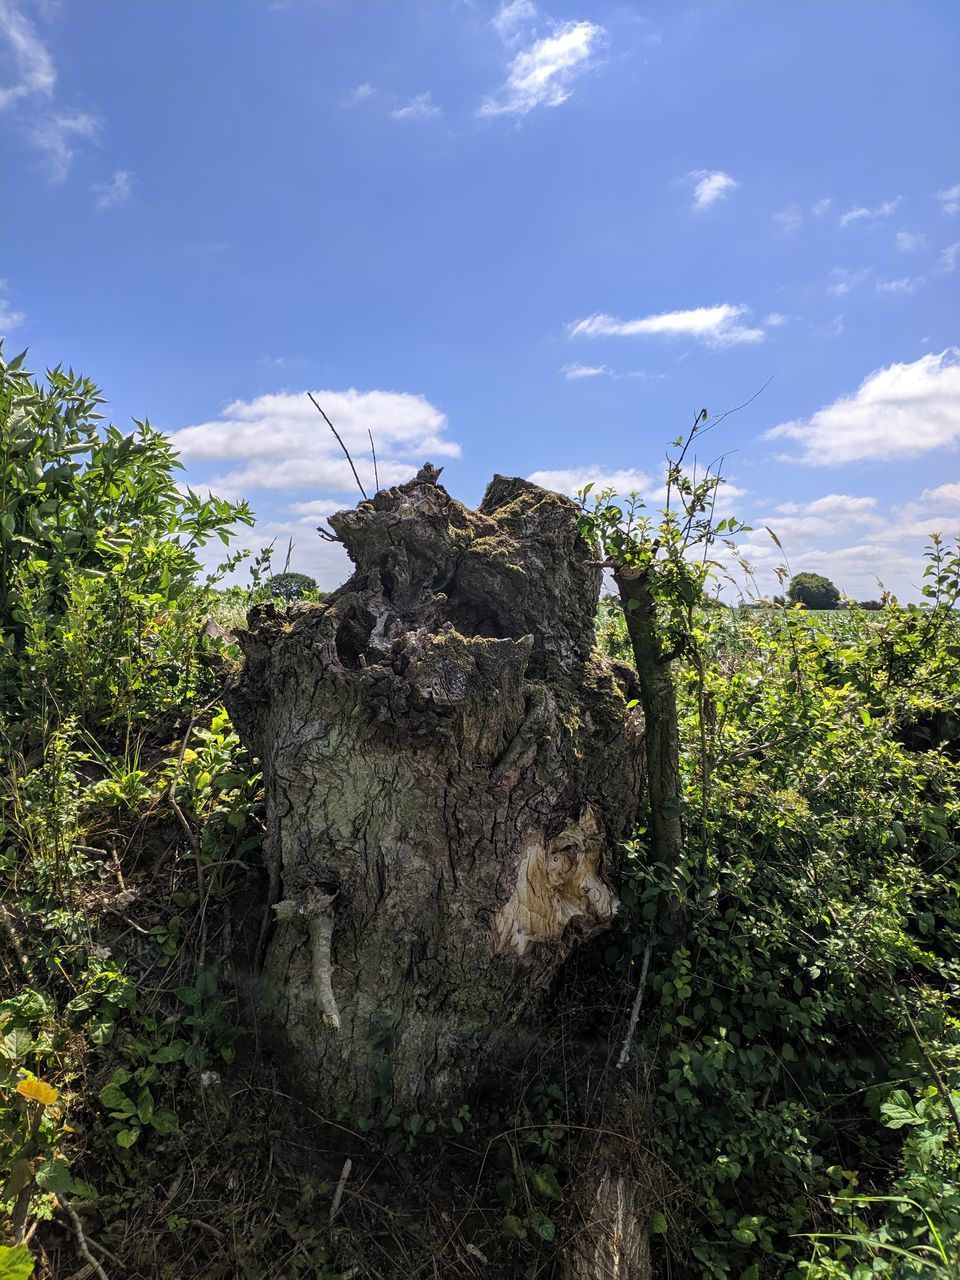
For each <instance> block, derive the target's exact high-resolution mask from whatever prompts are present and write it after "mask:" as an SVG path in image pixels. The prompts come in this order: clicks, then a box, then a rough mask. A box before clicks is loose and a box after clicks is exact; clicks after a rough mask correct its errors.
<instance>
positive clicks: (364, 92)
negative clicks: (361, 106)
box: [346, 82, 376, 107]
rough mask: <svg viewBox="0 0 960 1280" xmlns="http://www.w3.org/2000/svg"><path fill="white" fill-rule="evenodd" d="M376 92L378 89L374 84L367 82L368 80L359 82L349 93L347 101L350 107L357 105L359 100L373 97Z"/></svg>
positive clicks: (363, 100)
mask: <svg viewBox="0 0 960 1280" xmlns="http://www.w3.org/2000/svg"><path fill="white" fill-rule="evenodd" d="M375 93H376V89H374V87H373V85H372V84H367V83H366V82H364V83H363V84H358V85H357V86H356V87H355V88H353V89H351V90H350V92H349V93H348V94H347V97H346V103H347V105H348V106H350V107H355V106H356V105H357V103H358V102H366V100H367V99H368V98H372V97H373V95H374V94H375Z"/></svg>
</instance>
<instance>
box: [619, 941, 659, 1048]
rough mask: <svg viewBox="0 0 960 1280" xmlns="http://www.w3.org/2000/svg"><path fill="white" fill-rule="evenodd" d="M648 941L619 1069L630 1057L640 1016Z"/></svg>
mask: <svg viewBox="0 0 960 1280" xmlns="http://www.w3.org/2000/svg"><path fill="white" fill-rule="evenodd" d="M651 949H652V948H651V946H650V943H649V942H648V943H647V945H646V946H645V947H644V949H643V963H642V964H641V966H640V981H639V982H638V983H637V994H636V996H635V997H634V1001H633V1008H632V1009H631V1010H630V1022H629V1023H628V1024H627V1034H626V1036H625V1037H624V1040H623V1048H622V1049H621V1050H620V1057H619V1058H618V1059H617V1070H618V1071H621V1070H622V1069H623V1068H624V1067H625V1066H626V1065H627V1061H628V1060H629V1058H630V1042H631V1040H632V1039H633V1033H634V1032H635V1031H636V1029H637V1019H638V1018H639V1017H640V1006H641V1004H642V1003H643V989H644V987H645V986H646V985H647V970H648V969H649V968H650V951H651Z"/></svg>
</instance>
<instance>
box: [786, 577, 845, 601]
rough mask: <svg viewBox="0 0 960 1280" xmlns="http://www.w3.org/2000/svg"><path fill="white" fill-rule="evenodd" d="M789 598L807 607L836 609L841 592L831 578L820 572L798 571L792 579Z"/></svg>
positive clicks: (788, 590)
mask: <svg viewBox="0 0 960 1280" xmlns="http://www.w3.org/2000/svg"><path fill="white" fill-rule="evenodd" d="M787 599H788V600H789V601H790V603H791V604H802V605H804V606H805V607H806V608H807V609H836V607H837V605H838V604H839V603H840V592H839V591H838V590H837V588H836V587H835V586H834V585H833V583H832V582H831V581H830V579H829V578H825V577H824V576H823V575H822V574H820V573H796V574H794V576H793V577H792V578H791V579H790V585H789V587H788V588H787Z"/></svg>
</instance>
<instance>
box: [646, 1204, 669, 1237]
mask: <svg viewBox="0 0 960 1280" xmlns="http://www.w3.org/2000/svg"><path fill="white" fill-rule="evenodd" d="M649 1230H650V1234H651V1235H652V1236H665V1235H666V1234H667V1220H666V1218H665V1217H664V1216H663V1214H662V1213H661V1212H660V1211H659V1209H658V1210H657V1212H656V1213H651V1215H650V1228H649Z"/></svg>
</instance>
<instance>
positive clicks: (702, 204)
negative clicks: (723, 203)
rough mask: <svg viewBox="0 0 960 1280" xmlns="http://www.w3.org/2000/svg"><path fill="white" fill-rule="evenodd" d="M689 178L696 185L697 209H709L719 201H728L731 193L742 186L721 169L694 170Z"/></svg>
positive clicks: (695, 203)
mask: <svg viewBox="0 0 960 1280" xmlns="http://www.w3.org/2000/svg"><path fill="white" fill-rule="evenodd" d="M688 176H689V177H690V178H691V179H692V180H693V181H694V182H695V184H696V185H695V186H694V188H693V207H694V208H695V209H708V208H709V207H710V205H712V204H716V203H717V202H718V201H719V200H726V198H727V196H729V194H730V192H731V191H733V190H735V189H736V188H737V187H738V186H739V185H740V184H739V183H738V182H737V181H736V179H735V178H731V177H730V175H729V173H724V172H723V171H722V170H721V169H694V170H693V172H692V173H691V174H689V175H688Z"/></svg>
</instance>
